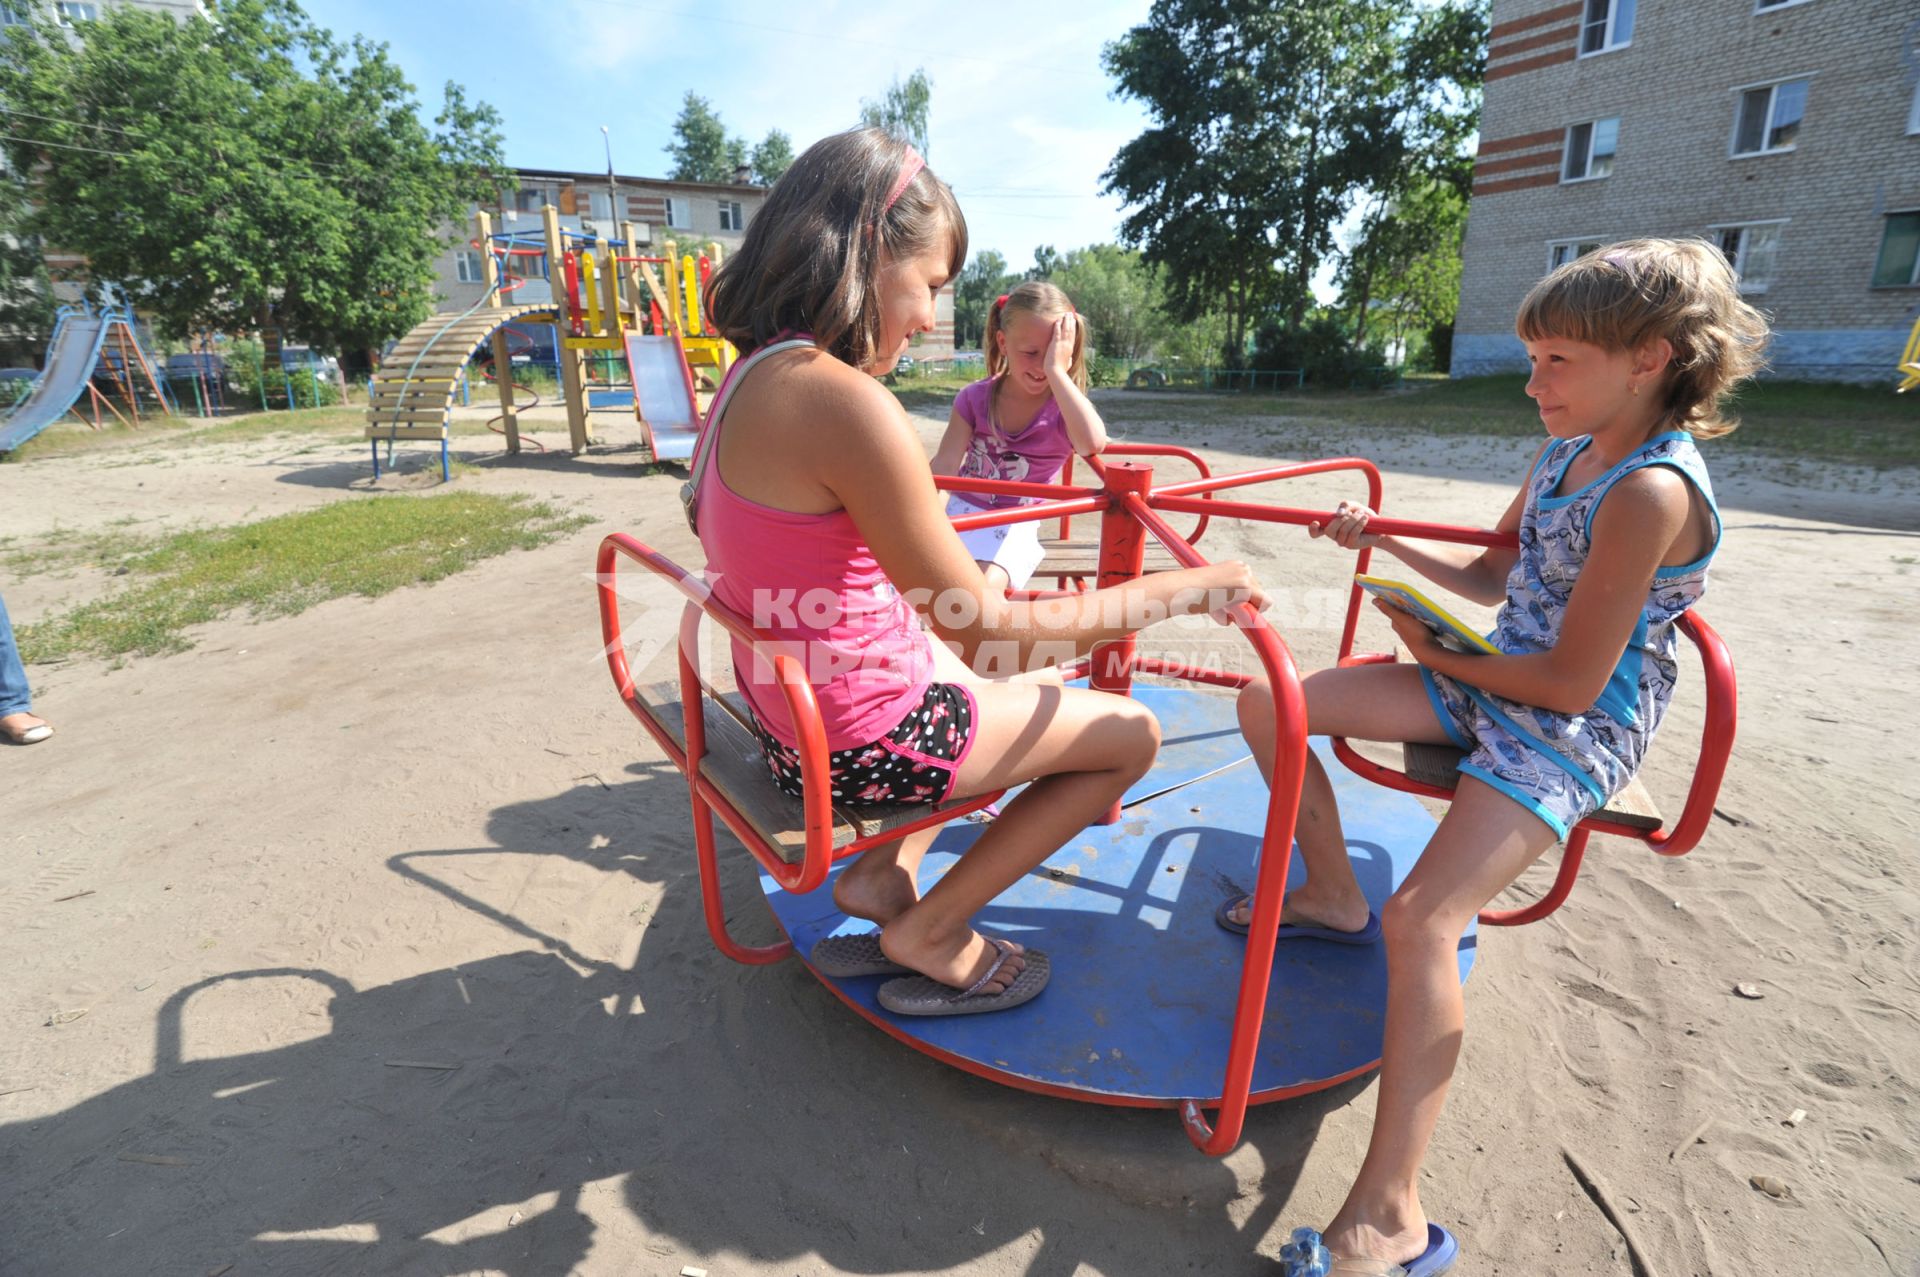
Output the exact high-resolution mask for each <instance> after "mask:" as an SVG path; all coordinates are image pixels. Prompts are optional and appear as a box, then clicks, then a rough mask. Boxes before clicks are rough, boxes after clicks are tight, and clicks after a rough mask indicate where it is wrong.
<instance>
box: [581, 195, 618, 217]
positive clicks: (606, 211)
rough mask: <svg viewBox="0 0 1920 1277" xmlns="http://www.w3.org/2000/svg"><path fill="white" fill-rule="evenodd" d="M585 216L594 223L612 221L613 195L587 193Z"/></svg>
mask: <svg viewBox="0 0 1920 1277" xmlns="http://www.w3.org/2000/svg"><path fill="white" fill-rule="evenodd" d="M587 216H588V217H591V218H592V219H593V220H594V221H596V222H606V223H611V222H612V221H613V195H612V193H611V192H609V191H588V192H587Z"/></svg>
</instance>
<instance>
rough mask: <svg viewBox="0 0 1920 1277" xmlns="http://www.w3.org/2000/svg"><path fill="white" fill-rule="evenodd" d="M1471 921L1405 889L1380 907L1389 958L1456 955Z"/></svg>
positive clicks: (1422, 895)
mask: <svg viewBox="0 0 1920 1277" xmlns="http://www.w3.org/2000/svg"><path fill="white" fill-rule="evenodd" d="M1467 921H1468V920H1467V919H1465V918H1456V917H1454V916H1452V913H1451V911H1448V912H1441V911H1438V910H1436V909H1434V908H1433V907H1432V906H1431V904H1430V903H1429V895H1426V894H1423V893H1420V892H1411V891H1408V890H1407V889H1406V888H1404V887H1402V888H1401V889H1400V890H1399V891H1396V892H1394V893H1393V894H1392V895H1391V896H1389V897H1387V902H1386V904H1384V905H1382V906H1381V907H1380V928H1381V932H1382V934H1383V936H1384V937H1385V939H1386V942H1387V951H1388V955H1389V956H1393V955H1394V954H1396V953H1399V954H1410V955H1418V954H1420V953H1424V952H1427V951H1436V952H1446V953H1449V954H1450V953H1452V952H1453V949H1454V946H1455V945H1457V944H1458V943H1459V940H1460V936H1461V933H1462V932H1464V931H1465V930H1466V925H1467Z"/></svg>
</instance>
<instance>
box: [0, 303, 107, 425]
mask: <svg viewBox="0 0 1920 1277" xmlns="http://www.w3.org/2000/svg"><path fill="white" fill-rule="evenodd" d="M115 322H117V316H114V315H88V314H81V313H78V312H76V313H70V314H63V315H62V316H61V317H60V319H59V321H58V322H56V323H55V324H54V326H53V340H52V341H50V342H48V343H47V366H46V367H45V368H43V369H42V370H41V372H40V377H39V379H38V380H37V381H35V382H34V383H33V389H31V390H29V391H28V392H27V397H26V398H25V399H23V400H21V401H20V404H19V406H18V407H16V408H15V409H14V410H13V411H12V412H11V413H10V414H8V416H7V417H6V419H5V420H4V421H0V452H12V451H13V450H14V449H15V448H18V447H19V446H20V445H21V444H23V443H25V442H26V441H27V440H29V439H31V438H33V437H34V436H35V435H37V434H39V433H40V432H41V431H42V430H45V429H46V428H47V427H48V426H50V425H52V424H53V423H54V422H56V421H58V420H60V418H62V417H64V416H65V415H66V414H67V410H68V409H69V408H71V407H73V405H74V404H76V403H78V402H79V401H80V396H82V395H84V394H86V393H87V383H88V382H89V381H90V380H92V378H93V369H94V366H95V365H96V364H97V363H98V362H99V360H100V345H101V343H102V342H104V341H105V340H106V337H107V328H108V326H109V325H111V324H113V323H115Z"/></svg>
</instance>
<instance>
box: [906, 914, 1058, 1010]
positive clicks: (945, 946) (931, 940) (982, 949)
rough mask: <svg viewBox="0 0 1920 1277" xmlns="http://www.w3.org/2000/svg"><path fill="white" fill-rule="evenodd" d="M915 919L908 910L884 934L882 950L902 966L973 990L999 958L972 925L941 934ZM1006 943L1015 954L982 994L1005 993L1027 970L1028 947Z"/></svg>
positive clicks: (1001, 966)
mask: <svg viewBox="0 0 1920 1277" xmlns="http://www.w3.org/2000/svg"><path fill="white" fill-rule="evenodd" d="M915 922H916V919H915V918H914V917H913V915H912V913H908V914H905V915H903V916H902V917H900V918H899V919H898V920H896V921H895V922H894V924H893V925H892V926H890V927H888V928H887V929H886V930H884V931H882V932H881V933H880V951H881V952H882V953H884V954H886V955H887V956H888V957H889V958H892V959H893V960H894V961H895V962H898V963H899V964H900V965H901V966H904V967H912V968H913V969H914V970H915V971H918V972H919V973H920V974H922V975H924V976H929V977H931V978H932V979H935V980H938V981H939V982H940V983H941V984H946V985H951V986H953V987H954V988H956V989H970V988H972V987H973V985H974V983H975V982H976V981H978V980H979V979H980V978H981V977H982V976H984V975H986V973H987V972H988V970H990V969H991V968H992V966H993V964H994V963H995V962H997V961H999V958H1000V951H999V949H998V948H997V947H996V946H994V945H992V944H990V943H988V941H987V938H986V937H985V936H983V935H981V934H980V933H979V932H977V931H974V930H972V929H971V928H962V929H961V930H960V931H958V932H955V933H951V934H949V935H947V936H939V935H934V934H929V933H927V932H925V931H923V930H922V929H921V928H919V927H916V926H915V925H914V924H915ZM1006 943H1007V944H1008V946H1009V947H1010V948H1011V949H1012V953H1011V954H1009V955H1008V957H1007V960H1006V961H1005V962H1003V963H1001V964H1000V969H999V970H998V971H995V972H994V974H993V979H991V980H989V981H987V983H986V984H984V985H982V986H981V987H980V992H981V993H999V992H1002V991H1003V990H1005V989H1007V988H1008V987H1010V986H1011V985H1012V984H1013V982H1014V980H1015V979H1016V978H1018V977H1019V975H1020V973H1021V972H1022V971H1024V970H1026V969H1027V960H1026V959H1025V958H1023V957H1021V956H1020V955H1021V954H1023V953H1025V952H1026V950H1025V949H1024V948H1023V947H1021V946H1020V945H1017V944H1013V943H1012V942H1011V941H1007V942H1006Z"/></svg>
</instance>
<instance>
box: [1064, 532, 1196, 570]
mask: <svg viewBox="0 0 1920 1277" xmlns="http://www.w3.org/2000/svg"><path fill="white" fill-rule="evenodd" d="M1040 548H1041V549H1043V550H1045V551H1046V552H1047V553H1046V557H1045V558H1043V559H1041V560H1040V566H1039V567H1037V568H1035V569H1034V570H1033V574H1034V575H1035V576H1037V577H1053V578H1055V579H1056V580H1059V579H1068V580H1071V579H1073V578H1076V577H1078V578H1084V579H1086V580H1088V581H1091V580H1093V579H1094V578H1095V577H1097V576H1099V575H1100V538H1099V537H1097V536H1096V537H1069V538H1067V539H1064V540H1063V539H1061V538H1060V537H1057V536H1055V537H1044V536H1043V537H1041V538H1040ZM1179 566H1180V563H1179V561H1178V560H1177V559H1175V558H1174V557H1173V555H1171V554H1170V553H1168V552H1167V547H1166V546H1164V545H1161V544H1160V543H1159V542H1158V541H1156V540H1154V539H1153V538H1152V537H1148V538H1147V554H1146V560H1145V562H1144V563H1143V564H1142V565H1141V570H1142V571H1145V572H1171V571H1173V570H1174V569H1175V568H1177V567H1179Z"/></svg>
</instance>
